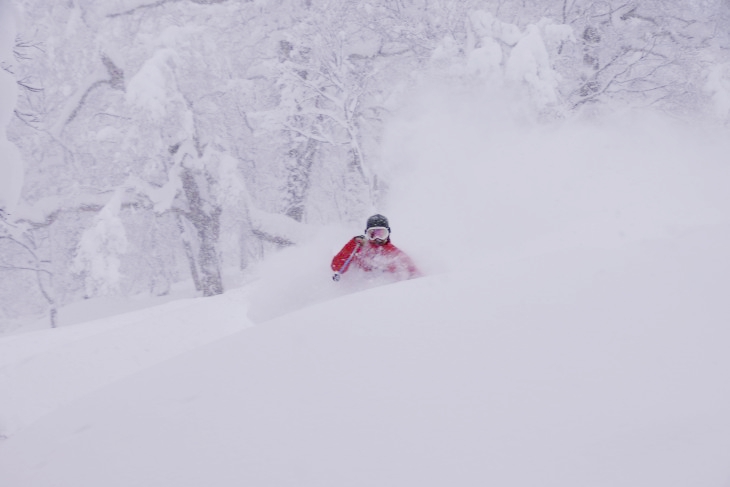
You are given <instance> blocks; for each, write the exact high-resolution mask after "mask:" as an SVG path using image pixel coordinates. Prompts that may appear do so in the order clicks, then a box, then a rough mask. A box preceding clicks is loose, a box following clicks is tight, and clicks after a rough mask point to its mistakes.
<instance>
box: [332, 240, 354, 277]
mask: <svg viewBox="0 0 730 487" xmlns="http://www.w3.org/2000/svg"><path fill="white" fill-rule="evenodd" d="M361 246H362V237H354V238H353V239H351V240H350V241H349V242H347V243H346V244H345V246H344V247H342V250H340V251H339V252H338V253H337V255H335V257H334V258H333V259H332V264H331V266H330V267H331V268H332V270H333V271H335V272H337V273H340V274H342V273H343V272H346V271H347V269H348V268H349V267H350V263H351V262H352V257H353V256H354V255H355V253H356V252H357V250H358V249H359V248H360V247H361Z"/></svg>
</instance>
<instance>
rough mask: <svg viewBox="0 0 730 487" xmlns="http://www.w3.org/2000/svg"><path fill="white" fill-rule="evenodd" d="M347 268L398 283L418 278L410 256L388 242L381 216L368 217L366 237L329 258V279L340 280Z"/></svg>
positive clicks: (359, 237)
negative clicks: (330, 273) (330, 264)
mask: <svg viewBox="0 0 730 487" xmlns="http://www.w3.org/2000/svg"><path fill="white" fill-rule="evenodd" d="M350 268H353V269H357V270H359V271H362V272H365V273H366V275H367V276H368V278H371V277H372V278H374V277H379V276H388V277H392V278H395V280H401V279H412V278H414V277H419V276H420V275H421V273H420V272H419V271H418V269H417V268H416V266H415V264H413V261H412V260H411V259H410V257H408V255H406V254H405V253H404V252H403V251H402V250H400V249H399V248H398V247H396V246H395V245H393V244H392V243H391V242H390V226H389V225H388V219H387V218H385V217H384V216H383V215H373V216H371V217H370V218H368V221H367V224H366V226H365V235H359V236H357V237H353V238H352V239H351V240H350V241H349V242H347V244H346V245H345V246H344V247H343V248H342V250H340V252H339V253H338V254H337V255H336V256H335V258H334V259H332V270H333V271H335V273H334V275H333V276H332V279H333V280H334V281H339V280H340V277H341V275H342V274H343V273H345V272H347V270H348V269H350Z"/></svg>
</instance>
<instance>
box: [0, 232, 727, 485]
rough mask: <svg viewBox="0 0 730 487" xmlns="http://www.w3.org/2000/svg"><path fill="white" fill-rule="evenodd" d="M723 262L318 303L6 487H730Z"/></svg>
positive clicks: (46, 444) (75, 405)
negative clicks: (490, 486)
mask: <svg viewBox="0 0 730 487" xmlns="http://www.w3.org/2000/svg"><path fill="white" fill-rule="evenodd" d="M727 248H730V231H729V230H728V228H726V227H721V226H703V227H694V228H686V229H684V230H683V231H682V232H678V233H676V234H675V235H674V236H673V237H671V238H663V239H656V240H644V241H639V242H634V243H633V244H627V245H625V246H623V247H621V248H613V249H602V250H598V249H595V248H589V247H581V248H576V249H570V248H565V249H563V250H560V251H555V252H550V253H544V254H536V255H533V256H532V257H530V258H521V259H513V260H504V261H501V262H500V263H499V264H493V265H490V266H483V268H480V269H479V270H473V271H470V272H461V273H458V272H457V273H448V274H439V275H432V276H430V277H426V278H422V279H418V280H414V281H408V282H403V283H398V284H394V285H389V286H383V287H379V288H375V289H369V290H367V291H363V292H360V293H354V294H350V295H347V296H343V297H340V298H337V299H333V300H329V301H325V302H320V303H318V304H315V305H312V306H310V307H307V308H304V309H302V310H299V311H296V312H293V313H290V314H287V315H284V316H280V317H278V318H276V319H274V320H272V321H268V322H264V323H261V324H259V325H257V326H254V327H251V328H248V329H245V330H243V331H241V332H240V333H237V334H234V335H230V336H228V337H225V338H223V339H221V340H219V341H217V342H215V343H212V344H209V345H206V346H203V347H201V348H199V349H197V350H195V351H193V352H189V353H187V354H184V355H181V356H179V357H177V358H173V359H170V360H167V361H165V362H164V363H161V364H158V365H156V366H153V367H151V368H147V369H144V370H140V372H138V373H136V374H134V375H132V376H129V377H127V378H126V379H123V380H119V381H115V382H110V383H109V384H108V385H107V386H106V387H104V388H101V389H98V390H96V391H94V392H92V393H89V394H88V395H85V396H82V397H79V398H78V399H77V400H75V401H73V402H70V403H67V404H66V405H64V406H61V407H59V408H58V409H57V410H55V411H54V412H52V413H50V414H48V415H46V416H44V417H42V418H40V419H39V420H38V421H36V422H35V423H33V424H32V425H30V426H29V427H27V428H26V429H25V430H23V431H20V432H18V433H17V434H16V435H14V436H12V437H10V438H9V439H7V440H5V441H3V442H2V443H0V478H2V479H3V480H2V485H7V486H12V487H41V486H43V487H45V486H58V487H71V486H73V487H85V486H89V487H92V486H93V487H98V486H101V485H103V486H105V487H112V486H124V487H128V486H145V487H147V486H149V487H166V486H170V487H173V486H174V487H181V486H217V487H219V486H220V487H222V486H243V485H250V486H257V487H263V486H276V487H283V486H297V487H304V486H312V487H314V486H316V487H321V486H367V487H372V486H379V487H384V486H399V487H400V486H419V487H422V486H452V485H458V486H485V485H498V486H520V487H522V486H524V487H527V486H529V487H534V486H556V487H557V486H559V487H573V486H575V487H584V486H587V485H590V486H622V487H630V486H631V487H633V486H635V487H648V486H662V487H672V486H676V487H699V486H707V487H710V486H713V487H714V486H716V487H726V486H727V485H728V484H727V483H728V481H730V463H728V458H730V416H729V415H728V414H727V412H728V411H730V354H728V353H727V344H728V342H729V341H730V327H728V323H729V320H728V318H729V317H730V304H729V303H728V300H727V295H728V291H729V290H730V277H729V276H730V259H727V257H726V250H727ZM209 302H211V301H208V300H198V301H197V303H199V304H194V305H188V307H187V308H186V309H187V311H188V312H189V313H195V312H196V311H195V309H196V307H197V306H200V307H201V308H200V309H204V310H205V313H206V318H205V319H204V320H202V319H201V320H200V322H199V323H198V326H200V327H205V326H207V325H208V324H210V323H214V322H217V321H219V320H223V321H225V320H226V318H225V316H230V313H231V309H232V308H231V306H232V305H233V302H232V301H228V302H227V301H226V300H223V299H221V300H218V301H217V305H218V306H210V305H208V304H207V303H209ZM222 315H223V316H222ZM180 320H181V321H182V318H180ZM146 326H149V327H150V328H151V329H153V328H154V327H155V326H157V325H156V324H155V320H154V319H153V318H152V317H150V319H149V320H148V321H147V322H146ZM125 329H127V330H130V333H134V332H133V331H132V330H133V329H132V328H125V327H119V328H117V333H118V334H121V335H117V336H116V337H115V338H114V340H115V341H117V340H119V341H121V342H122V343H123V342H124V338H123V333H124V330H125ZM110 343H111V342H110ZM110 343H107V345H109V344H110ZM95 346H96V345H95ZM92 348H93V347H92ZM76 353H77V357H78V359H79V360H81V361H82V360H84V358H85V356H87V354H91V353H93V349H89V350H83V349H82V348H79V349H77V350H76ZM97 363H98V364H101V363H103V360H98V361H97ZM50 365H51V364H49V368H48V371H47V372H48V377H49V378H50V377H53V376H54V373H55V372H54V368H53V367H51V366H50Z"/></svg>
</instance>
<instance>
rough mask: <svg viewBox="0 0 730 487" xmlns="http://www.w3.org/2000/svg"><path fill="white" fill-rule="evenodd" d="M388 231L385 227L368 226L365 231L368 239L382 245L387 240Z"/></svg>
mask: <svg viewBox="0 0 730 487" xmlns="http://www.w3.org/2000/svg"><path fill="white" fill-rule="evenodd" d="M388 235H390V232H389V231H388V229H387V228H386V227H370V228H368V229H367V230H366V231H365V236H366V237H367V239H368V241H370V242H371V243H373V244H375V245H384V244H385V243H387V242H388Z"/></svg>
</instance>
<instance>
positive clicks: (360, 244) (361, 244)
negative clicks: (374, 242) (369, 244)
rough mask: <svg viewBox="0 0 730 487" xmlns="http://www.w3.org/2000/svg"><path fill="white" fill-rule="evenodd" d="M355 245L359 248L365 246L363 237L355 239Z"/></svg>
mask: <svg viewBox="0 0 730 487" xmlns="http://www.w3.org/2000/svg"><path fill="white" fill-rule="evenodd" d="M355 243H356V244H357V245H358V246H359V247H362V246H363V245H364V244H365V236H364V235H360V236H357V237H355Z"/></svg>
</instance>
